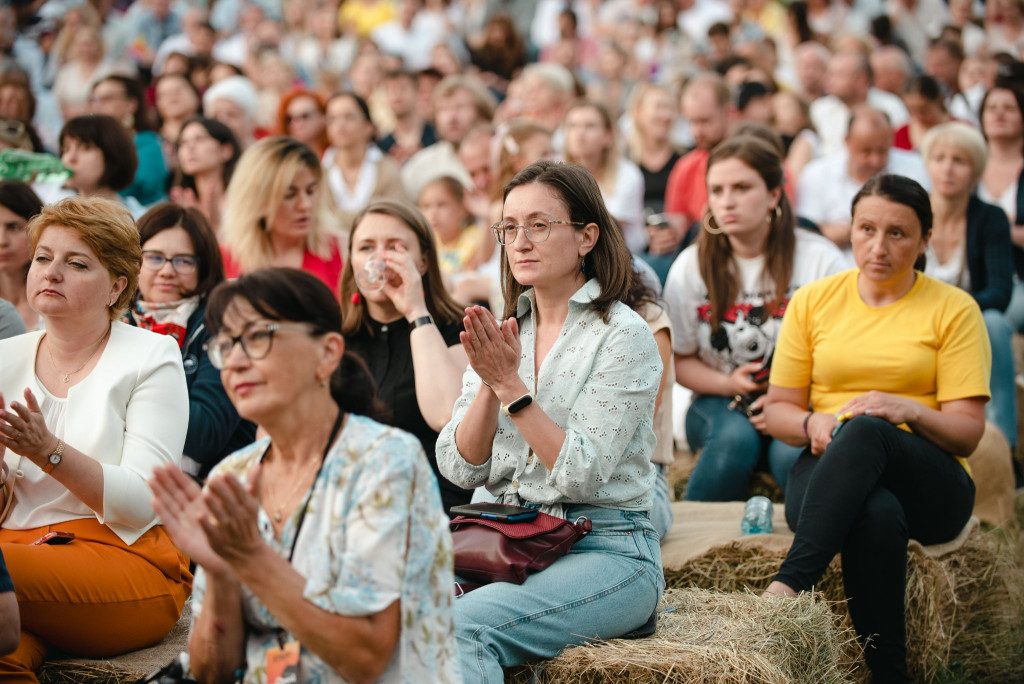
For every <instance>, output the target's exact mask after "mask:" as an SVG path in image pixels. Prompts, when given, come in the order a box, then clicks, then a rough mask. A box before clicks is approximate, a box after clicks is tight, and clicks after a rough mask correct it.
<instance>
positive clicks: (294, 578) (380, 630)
mask: <svg viewBox="0 0 1024 684" xmlns="http://www.w3.org/2000/svg"><path fill="white" fill-rule="evenodd" d="M232 566H233V567H234V568H235V571H236V572H237V573H238V576H239V579H241V581H242V582H243V583H244V584H245V586H247V587H248V588H249V589H250V590H251V591H252V593H253V594H255V595H256V596H257V597H258V598H259V599H260V601H262V602H263V604H264V605H265V606H266V607H267V609H268V610H270V612H271V613H272V614H273V615H274V617H275V618H276V619H277V621H278V622H280V623H281V626H282V627H284V628H285V629H286V630H287V631H288V632H289V633H290V634H292V635H293V636H294V637H295V638H296V639H297V640H298V641H299V642H300V643H301V644H302V646H303V648H306V649H308V650H309V651H311V652H313V653H315V654H316V655H317V656H319V657H320V658H322V659H323V661H324V662H325V663H327V664H328V665H329V666H330V667H331V669H333V670H334V671H335V672H337V673H338V674H340V675H341V676H342V677H343V678H344V679H345V680H346V681H349V682H373V681H375V680H376V679H377V678H378V677H380V675H381V674H383V673H384V670H385V669H386V668H387V665H388V662H389V661H390V660H391V654H392V653H393V652H394V650H395V646H396V645H397V644H398V636H399V630H400V626H401V612H400V610H399V602H398V600H395V601H394V602H392V603H391V604H390V605H389V606H388V607H387V608H385V609H384V610H382V611H380V612H378V613H373V614H370V615H364V616H357V617H349V616H346V615H337V614H335V613H330V612H328V611H326V610H324V609H322V608H320V607H318V606H315V605H313V604H312V603H310V602H309V601H307V600H305V599H304V598H303V590H304V589H305V586H306V578H304V577H303V576H302V575H300V574H299V573H298V571H296V570H295V568H293V567H292V566H291V565H289V563H288V561H287V560H285V559H284V558H282V557H281V556H279V555H277V554H276V553H274V551H273V549H271V548H270V547H269V546H267V545H266V544H263V545H262V546H261V547H260V550H259V551H258V552H257V553H256V554H255V555H254V556H253V557H251V558H247V559H245V562H241V563H233V564H232Z"/></svg>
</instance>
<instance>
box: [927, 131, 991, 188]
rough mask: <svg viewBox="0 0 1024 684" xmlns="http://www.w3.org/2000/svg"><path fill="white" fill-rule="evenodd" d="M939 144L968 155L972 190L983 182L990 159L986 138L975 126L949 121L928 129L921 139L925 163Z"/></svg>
mask: <svg viewBox="0 0 1024 684" xmlns="http://www.w3.org/2000/svg"><path fill="white" fill-rule="evenodd" d="M939 143H946V144H948V145H952V146H954V147H959V148H960V149H961V150H963V151H964V152H966V153H967V157H968V158H969V159H970V160H971V179H972V183H971V189H972V190H973V189H974V186H976V185H977V184H978V181H980V180H981V174H983V173H984V172H985V162H986V161H987V159H988V145H986V144H985V136H983V135H982V134H981V131H979V130H978V129H977V128H975V127H974V126H970V125H968V124H965V123H963V122H961V121H947V122H946V123H944V124H939V125H938V126H933V127H932V128H930V129H928V132H927V133H925V134H924V137H923V138H922V139H921V159H922V160H924V162H925V163H927V162H928V158H929V157H930V156H931V154H932V148H933V147H935V145H937V144H939Z"/></svg>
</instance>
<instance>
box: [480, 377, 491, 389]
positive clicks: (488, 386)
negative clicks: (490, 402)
mask: <svg viewBox="0 0 1024 684" xmlns="http://www.w3.org/2000/svg"><path fill="white" fill-rule="evenodd" d="M480 382H482V383H484V387H486V388H487V389H490V388H491V383H489V382H487V381H486V380H484V379H483V378H480Z"/></svg>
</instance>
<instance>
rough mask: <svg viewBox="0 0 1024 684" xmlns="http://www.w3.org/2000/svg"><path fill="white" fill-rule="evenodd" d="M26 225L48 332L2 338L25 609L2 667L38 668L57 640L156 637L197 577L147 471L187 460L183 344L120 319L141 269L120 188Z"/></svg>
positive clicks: (36, 298)
mask: <svg viewBox="0 0 1024 684" xmlns="http://www.w3.org/2000/svg"><path fill="white" fill-rule="evenodd" d="M28 231H29V241H30V247H31V252H30V253H31V255H32V261H31V265H30V267H29V273H28V284H27V296H28V299H29V304H30V305H31V306H32V308H33V309H34V310H36V311H37V312H38V313H39V315H40V316H41V318H42V319H43V322H44V324H45V332H33V333H29V334H25V335H19V336H17V337H14V338H10V339H7V340H3V341H0V458H2V459H3V462H4V465H3V470H4V475H5V476H6V478H7V480H8V484H12V483H13V494H14V497H15V498H14V504H13V506H12V507H11V509H10V512H9V513H8V515H7V517H6V519H4V520H3V521H2V524H0V551H2V553H3V555H4V557H5V559H6V561H7V566H8V570H9V571H10V574H11V578H12V579H13V581H14V584H15V586H16V587H17V592H18V594H17V595H18V601H19V603H20V608H21V619H22V632H21V643H20V645H19V647H18V649H17V650H16V651H15V652H14V653H12V654H10V655H8V656H5V657H3V658H0V679H3V678H4V677H5V676H6V677H13V678H15V679H17V678H19V675H20V676H21V677H23V678H24V679H27V680H29V681H31V680H33V679H34V677H33V676H32V674H31V673H32V672H33V671H34V670H36V669H37V668H38V667H39V665H40V664H41V663H42V661H43V659H44V657H45V655H46V650H47V647H48V646H55V647H57V648H60V649H61V650H64V651H67V652H70V653H75V654H79V655H82V656H88V657H100V656H110V655H115V654H118V653H123V652H126V651H130V650H135V649H138V648H142V647H144V646H148V645H150V644H153V643H156V642H157V641H159V640H160V639H162V638H163V637H164V636H166V634H167V633H168V632H169V631H170V629H171V628H172V627H173V626H174V624H175V622H177V620H178V618H179V616H180V614H181V608H182V605H183V604H184V601H185V599H186V598H187V596H188V594H189V591H190V588H191V580H192V576H191V574H190V573H189V571H188V559H187V558H186V557H185V556H184V555H183V554H181V553H180V552H179V551H178V550H177V549H176V548H175V546H174V544H173V543H172V542H171V540H170V538H169V537H168V536H167V534H166V533H165V532H164V531H163V528H162V527H161V526H160V525H159V524H158V523H159V521H158V519H157V517H156V514H155V513H154V512H153V509H152V507H151V506H150V495H149V489H148V487H147V485H146V480H147V479H148V478H149V476H150V474H151V473H152V471H153V468H154V467H155V466H157V465H158V464H161V463H177V462H178V461H180V459H181V452H182V446H183V444H184V440H185V432H186V429H187V427H188V395H187V391H186V389H185V376H184V371H183V370H182V365H181V355H180V353H179V352H178V349H177V345H176V344H175V343H174V341H173V340H172V339H171V338H169V337H166V336H164V335H157V334H154V333H152V332H149V331H145V330H140V329H137V328H133V327H131V326H128V325H125V324H123V323H120V322H118V320H119V319H120V317H121V316H122V315H123V314H124V312H125V310H126V309H127V308H128V305H129V302H130V301H131V297H132V295H133V293H134V292H135V288H136V285H137V282H138V274H139V266H140V264H141V248H140V245H139V234H138V230H137V229H136V227H135V223H134V222H133V221H132V219H131V216H130V215H129V214H128V212H127V210H126V209H124V208H123V207H122V206H120V205H119V204H117V203H115V202H112V201H109V200H105V199H99V198H84V197H73V198H69V199H66V200H63V201H61V202H59V203H57V204H55V205H52V206H49V207H46V208H44V209H43V211H42V213H41V214H40V215H38V216H37V217H36V218H35V219H33V220H32V221H31V223H30V224H29V227H28ZM68 535H73V536H68ZM53 537H56V539H54V538H53ZM68 539H70V541H67V540H68ZM40 541H41V542H42V543H41V544H36V543H35V542H40ZM55 541H56V542H62V543H54V542H55Z"/></svg>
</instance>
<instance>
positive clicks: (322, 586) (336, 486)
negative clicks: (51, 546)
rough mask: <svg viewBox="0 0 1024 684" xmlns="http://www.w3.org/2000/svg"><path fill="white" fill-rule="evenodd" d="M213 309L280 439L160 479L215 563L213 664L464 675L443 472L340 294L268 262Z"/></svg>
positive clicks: (200, 588)
mask: <svg viewBox="0 0 1024 684" xmlns="http://www.w3.org/2000/svg"><path fill="white" fill-rule="evenodd" d="M206 323H207V324H208V325H209V326H210V329H211V331H213V332H214V333H215V334H214V336H213V338H212V339H211V340H210V341H209V343H208V345H207V351H208V353H209V355H210V359H211V361H212V362H213V363H214V365H215V366H218V367H220V368H221V379H222V380H223V382H224V386H225V387H226V388H227V392H228V395H229V396H230V397H231V401H232V402H233V403H234V405H235V407H236V408H237V409H238V412H239V414H241V415H242V416H244V417H245V418H247V419H249V420H252V421H254V422H257V423H259V425H260V426H261V427H262V428H263V429H264V430H265V431H266V434H267V437H268V438H267V439H262V440H260V441H259V442H256V443H255V444H252V445H250V446H249V447H246V448H244V449H241V450H240V451H238V452H237V453H235V454H233V455H232V456H229V457H228V458H227V459H225V460H224V461H223V462H222V463H221V464H220V465H218V466H217V467H216V468H215V469H214V471H213V473H212V474H211V475H210V477H209V479H208V480H207V482H206V486H205V489H204V490H200V488H199V487H198V485H197V484H196V483H195V482H193V481H192V480H190V479H189V478H188V477H186V476H185V475H184V474H182V473H181V471H179V470H177V469H175V468H165V469H161V470H160V471H158V472H157V473H156V475H155V477H154V478H153V480H151V483H150V484H151V487H152V488H153V492H154V495H155V500H154V505H155V508H156V510H157V511H158V512H159V514H160V517H161V519H162V520H163V521H165V524H166V526H167V529H168V531H169V532H170V533H171V535H172V537H173V538H174V541H175V542H176V543H177V544H178V545H179V546H180V547H181V549H182V550H184V551H185V552H186V553H188V555H189V557H191V558H192V559H193V560H195V562H196V563H197V564H198V565H199V566H200V567H199V570H198V571H197V573H196V580H195V585H194V591H193V599H192V601H193V603H192V611H193V612H192V615H193V622H192V634H191V637H190V639H189V656H190V657H189V665H190V667H191V669H192V672H193V674H194V676H195V678H196V679H198V680H199V681H203V682H215V681H236V680H237V674H236V673H237V672H239V671H243V672H244V676H243V681H245V682H257V681H260V682H262V681H265V680H266V679H267V677H268V672H269V671H270V670H271V665H272V663H273V661H274V660H278V661H279V660H281V659H284V660H285V661H288V660H289V659H290V662H291V664H292V666H293V668H294V669H293V670H292V671H293V672H294V677H293V679H291V681H295V682H300V683H302V684H310V683H312V682H338V681H351V682H355V681H373V682H381V683H392V684H398V683H399V682H456V681H458V672H457V667H458V665H457V663H456V660H455V656H454V653H453V649H452V648H451V643H452V637H453V622H452V595H451V582H452V560H451V558H452V550H451V547H452V542H451V537H450V535H449V532H448V525H447V522H448V521H447V518H446V517H445V516H444V513H443V512H442V510H441V498H440V496H439V493H438V491H437V487H436V486H435V485H434V476H433V473H432V472H431V469H430V466H429V465H428V464H427V460H426V458H424V455H423V451H422V450H421V448H420V446H419V443H418V442H417V441H416V440H415V438H413V437H412V436H411V435H409V434H407V433H405V432H404V431H402V430H399V429H397V428H393V427H388V426H385V425H382V424H381V423H379V422H377V421H376V420H375V418H377V417H378V416H380V414H381V411H382V410H383V407H382V406H381V405H380V402H379V401H378V400H377V399H376V397H375V395H374V389H373V386H374V383H373V380H372V379H371V378H370V377H369V373H368V371H367V369H366V366H365V365H364V364H363V363H361V362H360V361H359V359H358V358H357V357H356V356H355V355H353V354H352V353H350V352H349V351H348V350H347V349H346V344H345V340H344V338H343V337H342V335H341V311H340V310H339V308H338V306H337V303H336V301H335V299H334V295H333V293H332V292H331V291H330V290H329V289H328V288H327V286H326V285H324V284H323V283H322V282H321V281H319V280H318V279H317V278H315V277H314V276H312V275H310V274H308V273H304V272H302V271H299V270H296V269H290V268H268V269H261V270H257V271H255V272H254V273H251V274H249V275H244V276H242V277H240V278H238V279H237V280H233V281H230V282H226V283H223V284H221V285H220V286H218V287H217V288H216V290H215V291H214V292H213V293H212V294H211V295H210V305H209V308H208V310H207V314H206ZM275 654H276V656H275ZM270 679H273V680H274V681H282V680H281V679H274V678H273V677H270Z"/></svg>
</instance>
